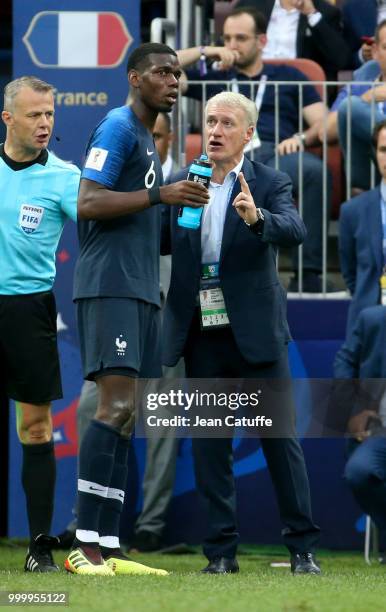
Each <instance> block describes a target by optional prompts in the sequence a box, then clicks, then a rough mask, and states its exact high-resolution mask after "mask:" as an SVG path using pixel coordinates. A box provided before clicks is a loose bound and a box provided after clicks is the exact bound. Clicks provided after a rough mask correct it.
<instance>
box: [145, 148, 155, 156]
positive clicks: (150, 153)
mask: <svg viewBox="0 0 386 612" xmlns="http://www.w3.org/2000/svg"><path fill="white" fill-rule="evenodd" d="M146 153H147V154H148V155H153V153H154V151H149V149H146Z"/></svg>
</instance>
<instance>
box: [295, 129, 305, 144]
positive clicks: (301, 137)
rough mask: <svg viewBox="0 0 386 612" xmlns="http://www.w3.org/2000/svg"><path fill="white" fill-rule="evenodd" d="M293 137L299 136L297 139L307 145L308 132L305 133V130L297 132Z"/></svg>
mask: <svg viewBox="0 0 386 612" xmlns="http://www.w3.org/2000/svg"><path fill="white" fill-rule="evenodd" d="M293 138H297V140H298V141H299V143H300V144H302V145H303V147H305V146H306V134H305V132H296V134H294V135H293Z"/></svg>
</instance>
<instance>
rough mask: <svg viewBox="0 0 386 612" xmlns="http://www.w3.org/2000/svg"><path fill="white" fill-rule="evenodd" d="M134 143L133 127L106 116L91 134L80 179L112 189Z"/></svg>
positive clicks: (119, 119)
mask: <svg viewBox="0 0 386 612" xmlns="http://www.w3.org/2000/svg"><path fill="white" fill-rule="evenodd" d="M136 142H137V134H136V130H135V127H134V126H133V125H131V124H130V122H129V121H127V119H123V118H122V117H119V116H115V115H109V116H107V117H106V118H105V119H104V120H103V121H102V122H101V123H100V124H99V126H98V127H97V128H96V130H95V131H94V133H93V135H92V137H91V140H90V143H89V146H88V150H87V159H86V163H85V165H84V168H83V171H82V178H86V179H89V180H90V181H95V182H96V183H101V184H102V185H104V186H105V187H107V188H108V189H113V188H114V186H115V184H116V182H117V180H118V178H119V176H120V174H121V171H122V167H123V165H124V164H125V163H126V161H127V158H128V156H129V155H130V154H131V152H132V150H133V149H134V146H135V144H136Z"/></svg>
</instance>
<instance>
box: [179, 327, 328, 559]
mask: <svg viewBox="0 0 386 612" xmlns="http://www.w3.org/2000/svg"><path fill="white" fill-rule="evenodd" d="M184 356H185V364H186V375H187V377H188V378H219V377H220V378H249V379H250V378H260V379H263V378H283V379H288V378H289V377H290V374H289V367H288V357H287V347H283V354H282V356H281V357H280V359H279V360H277V361H275V362H270V363H265V364H258V365H252V364H250V363H248V362H247V361H245V359H244V358H243V357H242V355H241V353H240V351H239V349H238V347H237V345H236V342H235V340H234V337H233V334H232V331H231V330H230V328H225V329H219V330H209V331H205V332H202V331H201V330H200V327H199V322H198V316H197V317H195V319H194V321H193V323H192V325H191V328H190V331H189V336H188V339H187V343H186V346H185V351H184ZM288 419H289V421H290V422H291V423H290V425H289V428H290V429H292V431H293V436H292V437H291V436H289V437H286V438H262V439H261V445H262V449H263V452H264V455H265V458H266V461H267V464H268V469H269V472H270V475H271V478H272V481H273V484H274V488H275V492H276V496H277V501H278V505H279V511H280V517H281V520H282V522H283V525H284V529H283V531H282V535H283V537H284V543H285V544H286V546H287V547H288V549H289V551H290V552H291V553H296V552H307V551H311V552H312V551H313V549H314V548H315V546H316V544H317V542H318V540H319V532H320V530H319V527H317V526H316V525H315V524H314V523H313V521H312V516H311V502H310V490H309V483H308V476H307V471H306V466H305V462H304V457H303V451H302V449H301V446H300V444H299V442H298V440H297V439H296V436H295V430H294V426H293V425H292V422H293V421H294V414H293V406H291V402H290V405H289V406H288ZM192 444H193V457H194V469H195V476H196V486H197V490H198V492H199V494H200V496H201V497H202V499H203V501H204V504H205V510H206V514H207V518H208V522H209V531H208V534H207V536H206V538H205V540H204V546H203V550H204V554H205V555H206V557H207V558H208V559H209V560H212V559H214V558H215V557H235V556H236V551H237V544H238V541H239V534H238V531H237V525H236V495H235V482H234V476H233V455H232V439H231V438H225V439H224V438H218V439H214V438H194V439H193V440H192ZM263 494H264V493H263V492H262V495H263ZM256 513H258V510H256ZM257 518H258V517H257Z"/></svg>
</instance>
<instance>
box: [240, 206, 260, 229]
mask: <svg viewBox="0 0 386 612" xmlns="http://www.w3.org/2000/svg"><path fill="white" fill-rule="evenodd" d="M256 214H257V221H255V223H247V222H246V221H244V223H245V225H248V227H249V228H250V229H251V231H252V232H255V233H256V234H262V233H263V226H264V220H265V217H264V214H263V211H262V210H261V208H256Z"/></svg>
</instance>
